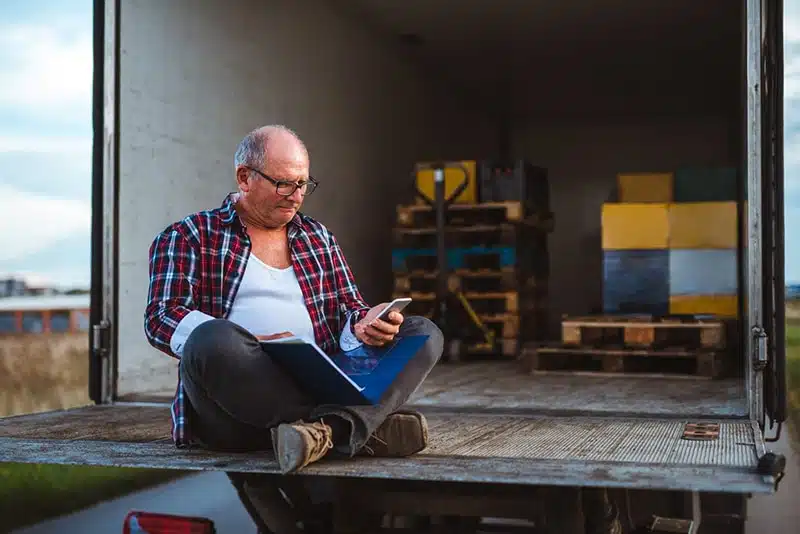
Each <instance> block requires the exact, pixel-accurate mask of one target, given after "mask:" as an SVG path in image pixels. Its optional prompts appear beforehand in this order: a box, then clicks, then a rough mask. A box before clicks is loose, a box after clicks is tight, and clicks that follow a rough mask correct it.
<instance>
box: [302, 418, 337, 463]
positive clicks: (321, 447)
mask: <svg viewBox="0 0 800 534" xmlns="http://www.w3.org/2000/svg"><path fill="white" fill-rule="evenodd" d="M303 427H304V428H305V429H306V430H307V431H308V433H309V434H310V435H311V441H312V442H313V445H312V447H311V451H310V454H309V456H310V457H311V458H312V459H317V458H319V457H321V456H323V455H324V454H325V453H326V452H327V451H328V450H329V449H332V448H333V439H332V434H333V433H332V432H331V431H330V427H328V426H327V425H326V424H325V423H324V422H323V421H318V422H314V423H305V424H304V425H303Z"/></svg>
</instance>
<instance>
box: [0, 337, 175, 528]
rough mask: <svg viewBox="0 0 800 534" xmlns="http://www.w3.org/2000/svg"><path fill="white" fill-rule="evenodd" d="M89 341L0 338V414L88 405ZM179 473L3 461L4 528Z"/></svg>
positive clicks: (0, 514) (0, 513) (0, 515)
mask: <svg viewBox="0 0 800 534" xmlns="http://www.w3.org/2000/svg"><path fill="white" fill-rule="evenodd" d="M88 343H89V341H88V336H87V335H86V334H51V335H20V336H3V337H0V416H4V415H14V414H20V413H31V412H40V411H46V410H56V409H62V408H70V407H74V406H81V405H86V404H88V403H89V397H88V386H87V383H88V378H89V362H88V347H89V345H88ZM181 475H183V473H182V472H179V471H159V470H148V469H122V468H110V467H86V466H59V465H35V464H0V532H9V531H10V530H13V529H16V528H20V527H22V526H26V525H30V524H33V523H37V522H39V521H43V520H45V519H48V518H52V517H57V516H59V515H62V514H66V513H70V512H73V511H76V510H80V509H81V508H85V507H87V506H91V505H93V504H96V503H98V502H100V501H103V500H106V499H111V498H114V497H117V496H120V495H125V494H128V493H131V492H133V491H136V490H138V489H141V488H145V487H149V486H152V485H153V484H157V483H159V482H162V481H165V480H169V479H172V478H175V477H177V476H181ZM122 519H123V518H121V517H120V530H119V532H122Z"/></svg>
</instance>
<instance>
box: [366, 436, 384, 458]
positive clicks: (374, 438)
mask: <svg viewBox="0 0 800 534" xmlns="http://www.w3.org/2000/svg"><path fill="white" fill-rule="evenodd" d="M375 441H377V442H378V443H380V444H381V445H388V444H387V443H386V442H385V441H384V440H382V439H381V438H379V437H378V436H377V435H376V434H372V435H371V436H370V437H369V439H368V440H367V442H366V443H365V444H364V446H363V447H362V449H363V450H364V451H366V453H367V454H369V455H370V456H372V455H374V454H375V449H373V448H372V447H370V446H369V444H370V443H374V442H375Z"/></svg>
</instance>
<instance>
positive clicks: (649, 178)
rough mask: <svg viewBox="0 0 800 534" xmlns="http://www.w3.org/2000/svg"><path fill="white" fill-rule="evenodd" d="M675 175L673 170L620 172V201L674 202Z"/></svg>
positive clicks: (618, 177)
mask: <svg viewBox="0 0 800 534" xmlns="http://www.w3.org/2000/svg"><path fill="white" fill-rule="evenodd" d="M674 180H675V176H674V174H673V173H671V172H650V173H620V174H618V175H617V189H618V199H619V201H620V202H672V198H673V196H672V191H673V189H674V187H673V183H674Z"/></svg>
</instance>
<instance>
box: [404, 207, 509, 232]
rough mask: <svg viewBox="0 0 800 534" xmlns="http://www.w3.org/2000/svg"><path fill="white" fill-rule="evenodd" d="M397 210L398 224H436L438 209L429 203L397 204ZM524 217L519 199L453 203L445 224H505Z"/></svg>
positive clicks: (429, 225)
mask: <svg viewBox="0 0 800 534" xmlns="http://www.w3.org/2000/svg"><path fill="white" fill-rule="evenodd" d="M396 211H397V224H398V226H405V227H413V228H424V227H432V226H436V211H435V210H434V209H433V208H432V207H430V206H428V205H427V204H411V205H405V206H402V205H401V206H397V208H396ZM522 219H523V204H522V202H519V201H508V202H482V203H479V204H452V205H450V207H449V208H448V209H447V211H446V213H445V224H447V225H448V226H459V225H460V226H472V225H476V224H503V223H510V222H520V221H522Z"/></svg>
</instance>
